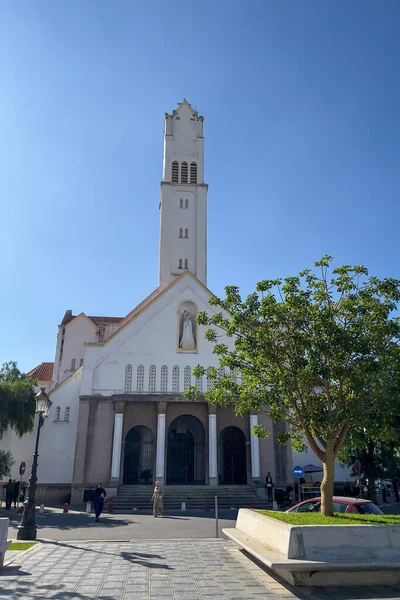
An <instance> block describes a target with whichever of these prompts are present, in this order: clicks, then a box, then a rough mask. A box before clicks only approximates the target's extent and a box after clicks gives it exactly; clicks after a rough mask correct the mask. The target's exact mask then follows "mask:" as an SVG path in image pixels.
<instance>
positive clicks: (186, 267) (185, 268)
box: [185, 258, 188, 269]
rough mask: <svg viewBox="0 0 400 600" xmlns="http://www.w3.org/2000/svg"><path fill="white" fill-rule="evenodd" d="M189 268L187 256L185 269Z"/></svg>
mask: <svg viewBox="0 0 400 600" xmlns="http://www.w3.org/2000/svg"><path fill="white" fill-rule="evenodd" d="M187 268H188V259H187V258H185V269H187Z"/></svg>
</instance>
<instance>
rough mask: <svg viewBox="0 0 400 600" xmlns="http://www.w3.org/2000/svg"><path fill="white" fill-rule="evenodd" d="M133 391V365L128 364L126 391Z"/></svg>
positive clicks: (126, 368) (126, 369)
mask: <svg viewBox="0 0 400 600" xmlns="http://www.w3.org/2000/svg"><path fill="white" fill-rule="evenodd" d="M131 391H132V365H126V367H125V383H124V392H131Z"/></svg>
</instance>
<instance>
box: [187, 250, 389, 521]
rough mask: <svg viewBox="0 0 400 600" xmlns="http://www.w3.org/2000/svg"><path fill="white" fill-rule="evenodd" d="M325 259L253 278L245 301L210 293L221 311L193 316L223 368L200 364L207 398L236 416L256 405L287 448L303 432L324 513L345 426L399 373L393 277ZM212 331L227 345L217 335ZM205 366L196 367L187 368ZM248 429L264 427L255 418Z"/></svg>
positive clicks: (230, 292) (300, 440)
mask: <svg viewBox="0 0 400 600" xmlns="http://www.w3.org/2000/svg"><path fill="white" fill-rule="evenodd" d="M331 261H332V259H331V257H329V256H326V257H324V258H323V259H322V260H320V261H319V262H317V263H315V267H316V268H317V270H316V271H314V272H312V271H311V270H308V269H307V270H305V271H302V272H301V273H300V274H299V275H298V276H295V277H288V278H286V279H284V280H281V279H273V280H271V279H269V280H264V281H261V282H260V283H258V284H257V290H256V292H254V293H252V294H250V295H249V296H248V297H247V298H246V299H245V300H242V298H241V296H240V293H239V289H238V288H237V287H236V286H228V287H227V288H225V292H226V296H225V298H224V299H220V298H217V297H212V298H211V299H210V305H211V306H213V307H217V309H220V312H217V313H216V314H213V315H211V316H210V315H208V314H207V313H206V312H202V313H200V314H199V315H198V317H197V320H198V323H199V324H201V325H203V326H206V327H208V329H207V330H206V334H205V336H206V339H207V340H209V341H210V342H212V343H214V349H213V351H214V353H215V354H216V355H217V356H218V357H219V361H220V366H222V367H226V368H228V369H229V371H230V372H225V375H223V376H222V377H219V376H218V372H217V370H216V369H211V371H209V376H210V377H211V378H212V379H213V380H214V389H213V391H210V392H207V393H206V394H205V397H206V400H207V401H209V402H213V403H216V404H219V405H222V406H226V405H228V404H234V406H235V412H236V414H239V415H243V414H245V413H246V412H247V411H249V410H253V411H254V410H255V411H258V412H260V413H266V414H268V415H269V416H270V417H271V419H272V420H273V421H274V422H281V421H284V422H286V423H287V424H288V429H287V430H286V431H283V432H282V433H281V441H282V442H284V441H285V440H287V439H289V438H291V440H292V444H293V446H294V448H295V449H298V450H299V449H301V448H302V447H304V438H305V439H306V441H307V443H308V445H309V446H310V448H311V449H312V450H313V452H314V453H315V454H316V455H317V457H318V458H319V459H320V460H321V462H322V464H323V470H324V472H323V480H322V484H321V496H322V502H321V512H322V514H323V515H331V514H332V513H333V502H332V496H333V484H334V461H335V458H336V457H337V455H338V453H339V451H340V450H341V448H342V446H343V443H344V442H345V440H346V438H347V436H348V435H349V432H351V431H352V430H353V428H354V427H355V426H356V424H357V423H358V422H360V421H362V420H363V419H364V417H365V414H366V413H373V411H374V410H377V406H379V402H380V401H381V395H380V394H379V393H378V392H379V390H381V389H382V386H384V385H385V383H386V382H387V381H388V379H389V378H390V377H395V379H396V381H397V378H398V377H399V370H397V372H396V373H395V372H394V370H393V364H395V363H396V361H398V356H399V353H398V347H399V339H400V322H399V319H398V318H397V317H393V316H392V312H393V311H394V310H395V309H396V305H397V302H398V301H399V300H400V282H399V281H398V280H395V279H391V278H389V279H383V280H381V279H378V278H377V277H370V278H369V279H368V271H367V269H366V268H365V267H362V266H355V267H351V266H348V265H344V266H341V267H338V268H336V269H334V270H333V271H332V272H331V271H330V265H331ZM221 335H226V336H227V337H228V338H232V340H231V342H232V343H231V344H229V345H228V344H227V343H224V341H223V340H219V338H220V337H221ZM397 364H398V363H397ZM205 372H206V370H205V368H204V367H202V366H198V367H196V369H195V371H194V374H195V376H196V377H197V376H202V375H204V374H205ZM232 373H234V374H236V375H237V376H236V377H232ZM395 387H396V386H393V389H395ZM197 395H198V391H197V390H196V388H194V387H191V388H189V390H187V391H186V397H187V398H190V399H194V398H196V397H197ZM255 433H256V434H257V435H259V436H266V435H268V434H269V433H270V432H269V431H267V430H266V429H265V428H264V427H262V426H258V427H257V428H256V431H255Z"/></svg>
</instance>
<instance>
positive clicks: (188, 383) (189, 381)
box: [183, 365, 192, 390]
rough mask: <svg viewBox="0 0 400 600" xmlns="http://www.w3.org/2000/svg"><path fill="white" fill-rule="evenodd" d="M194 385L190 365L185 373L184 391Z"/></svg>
mask: <svg viewBox="0 0 400 600" xmlns="http://www.w3.org/2000/svg"><path fill="white" fill-rule="evenodd" d="M191 385H192V369H191V368H190V367H189V365H186V367H185V370H184V371H183V389H184V390H187V388H188V387H190V386H191Z"/></svg>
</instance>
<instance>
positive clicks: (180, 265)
mask: <svg viewBox="0 0 400 600" xmlns="http://www.w3.org/2000/svg"><path fill="white" fill-rule="evenodd" d="M179 268H180V269H182V259H181V258H180V259H179Z"/></svg>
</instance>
